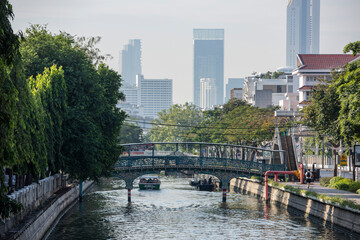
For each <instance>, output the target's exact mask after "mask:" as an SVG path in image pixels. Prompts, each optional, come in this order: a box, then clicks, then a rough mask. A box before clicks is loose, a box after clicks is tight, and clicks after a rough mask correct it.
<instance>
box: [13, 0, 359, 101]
mask: <svg viewBox="0 0 360 240" xmlns="http://www.w3.org/2000/svg"><path fill="white" fill-rule="evenodd" d="M11 4H12V5H13V10H14V13H15V19H14V21H12V26H13V29H14V31H15V32H17V31H19V30H21V31H25V29H26V28H27V27H29V26H30V23H31V24H48V29H49V30H50V31H51V32H52V33H58V32H59V31H60V30H61V31H65V32H68V33H70V34H72V35H77V36H85V37H90V36H101V37H102V40H101V42H100V43H99V44H98V48H99V49H100V50H101V51H102V53H103V54H111V55H112V56H113V59H111V60H108V61H107V62H106V63H107V64H109V66H110V67H111V68H113V69H114V70H116V71H119V64H118V63H119V52H120V51H121V50H122V48H123V46H124V45H125V44H127V43H128V41H129V39H141V42H142V72H143V74H144V75H145V76H147V77H148V78H157V79H158V78H169V79H173V89H174V95H173V96H174V103H185V102H186V101H189V102H190V101H192V98H193V90H192V85H193V47H192V43H193V42H192V41H193V39H192V31H193V29H194V28H222V29H224V30H225V42H224V58H225V59H224V79H225V80H224V83H225V84H226V82H227V79H228V78H241V77H245V76H247V75H249V74H251V73H252V72H253V71H260V72H265V71H275V70H276V68H278V67H281V66H285V65H286V7H287V1H285V0H273V1H269V0H258V1H251V0H241V1H238V0H228V1H226V2H224V1H221V2H220V1H216V0H207V1H205V0H198V1H189V0H184V1H176V2H175V1H165V0H154V1H151V2H149V1H145V0H138V1H124V0H122V1H115V0H108V1H106V2H101V4H100V2H99V1H96V0H87V1H84V0H77V1H70V0H64V1H61V2H57V1H45V0H35V1H21V0H14V1H11ZM359 9H360V1H358V0H343V1H339V0H326V1H321V10H320V53H322V54H324V53H342V49H343V47H344V46H345V45H346V44H347V43H349V42H353V41H358V40H360V26H359V25H358V23H359V22H360V15H359V14H358V10H359Z"/></svg>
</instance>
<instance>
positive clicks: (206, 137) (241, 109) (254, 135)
mask: <svg viewBox="0 0 360 240" xmlns="http://www.w3.org/2000/svg"><path fill="white" fill-rule="evenodd" d="M274 110H275V109H274V108H258V107H253V106H251V105H249V104H247V103H246V102H244V101H242V100H239V99H231V100H230V101H228V102H227V103H226V104H224V105H223V106H222V107H219V108H216V109H214V110H209V111H205V112H204V118H203V120H202V122H201V123H200V124H199V125H198V126H194V127H193V128H192V130H191V131H190V132H189V133H188V135H187V137H186V140H188V141H196V142H212V143H225V142H228V143H233V144H255V145H256V144H266V143H267V142H268V141H270V140H271V139H272V138H273V136H274V131H275V126H274V124H275V122H274Z"/></svg>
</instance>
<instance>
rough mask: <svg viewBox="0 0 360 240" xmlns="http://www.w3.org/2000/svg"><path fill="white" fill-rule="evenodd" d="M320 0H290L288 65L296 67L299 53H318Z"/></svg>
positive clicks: (287, 44)
mask: <svg viewBox="0 0 360 240" xmlns="http://www.w3.org/2000/svg"><path fill="white" fill-rule="evenodd" d="M319 35H320V0H289V1H288V6H287V30H286V65H287V66H291V67H294V68H295V67H296V65H297V63H296V61H297V55H298V54H301V53H309V54H318V53H319V42H320V40H319Z"/></svg>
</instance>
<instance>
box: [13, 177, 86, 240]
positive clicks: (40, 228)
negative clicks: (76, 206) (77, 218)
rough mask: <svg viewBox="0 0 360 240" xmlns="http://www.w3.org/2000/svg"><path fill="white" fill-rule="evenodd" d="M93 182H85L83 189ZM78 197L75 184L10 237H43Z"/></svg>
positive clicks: (23, 238)
mask: <svg viewBox="0 0 360 240" xmlns="http://www.w3.org/2000/svg"><path fill="white" fill-rule="evenodd" d="M92 184H93V182H92V181H87V182H84V183H83V191H86V190H87V189H88V188H89V187H90V186H91V185H92ZM64 190H65V189H64ZM78 197H79V185H73V186H72V187H71V188H70V190H69V189H67V191H66V192H65V193H62V194H59V196H58V197H57V198H55V199H54V200H53V201H52V202H51V204H49V205H48V206H47V207H46V208H43V209H41V211H39V212H37V214H36V216H32V218H31V219H30V221H27V222H26V223H25V224H24V225H23V226H22V227H21V229H18V230H17V232H16V233H15V234H13V235H12V236H11V237H10V238H9V239H18V240H28V239H34V240H37V239H42V237H43V236H44V235H45V234H46V232H47V231H48V230H49V229H50V227H51V226H52V225H53V223H54V221H55V220H56V219H57V218H58V216H59V215H60V214H62V213H63V211H64V210H66V209H67V207H68V206H70V205H71V204H72V203H73V202H75V201H76V200H77V199H78Z"/></svg>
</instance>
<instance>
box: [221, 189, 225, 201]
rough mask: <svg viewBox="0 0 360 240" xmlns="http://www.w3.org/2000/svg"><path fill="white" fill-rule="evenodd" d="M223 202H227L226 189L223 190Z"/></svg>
mask: <svg viewBox="0 0 360 240" xmlns="http://www.w3.org/2000/svg"><path fill="white" fill-rule="evenodd" d="M222 201H223V202H226V189H223V194H222Z"/></svg>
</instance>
